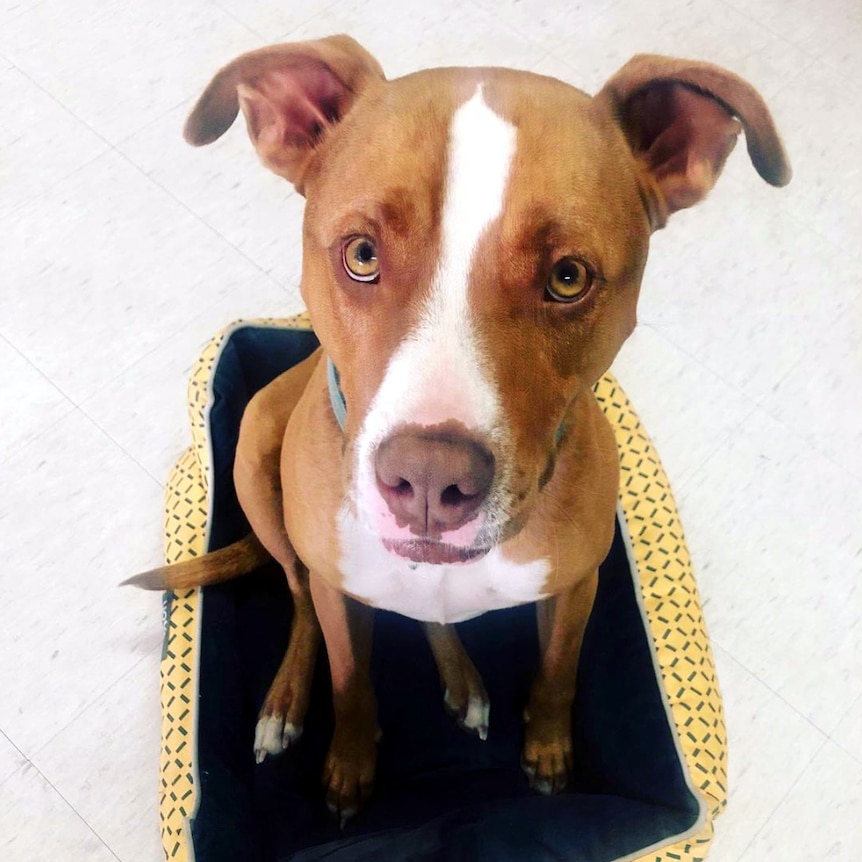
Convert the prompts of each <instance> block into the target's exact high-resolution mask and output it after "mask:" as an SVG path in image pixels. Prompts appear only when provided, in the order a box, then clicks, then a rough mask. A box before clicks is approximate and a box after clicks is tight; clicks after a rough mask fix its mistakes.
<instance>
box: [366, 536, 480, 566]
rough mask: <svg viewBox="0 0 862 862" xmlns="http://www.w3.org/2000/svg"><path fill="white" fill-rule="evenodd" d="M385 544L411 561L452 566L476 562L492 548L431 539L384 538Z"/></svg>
mask: <svg viewBox="0 0 862 862" xmlns="http://www.w3.org/2000/svg"><path fill="white" fill-rule="evenodd" d="M383 546H384V547H385V548H386V550H387V551H389V553H390V554H394V555H395V556H396V557H401V558H402V559H404V560H409V561H410V562H411V563H430V564H431V565H434V566H452V565H458V564H464V563H474V562H476V560H479V559H481V558H482V557H484V556H485V554H487V553H488V551H490V550H491V549H490V548H460V547H458V546H457V545H447V544H446V543H445V542H434V541H432V540H430V539H384V540H383Z"/></svg>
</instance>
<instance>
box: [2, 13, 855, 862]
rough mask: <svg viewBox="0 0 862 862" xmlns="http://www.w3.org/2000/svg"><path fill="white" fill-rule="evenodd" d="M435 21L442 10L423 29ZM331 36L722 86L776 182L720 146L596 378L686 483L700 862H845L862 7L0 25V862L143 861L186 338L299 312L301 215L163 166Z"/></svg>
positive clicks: (12, 16) (24, 18)
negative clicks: (710, 765)
mask: <svg viewBox="0 0 862 862" xmlns="http://www.w3.org/2000/svg"><path fill="white" fill-rule="evenodd" d="M432 10H433V11H432ZM340 31H347V32H351V33H352V34H353V35H355V36H356V37H357V38H359V39H360V40H361V41H363V42H364V43H365V44H366V45H367V46H368V47H369V48H370V49H371V50H372V51H373V52H374V53H375V54H376V55H377V56H378V57H379V58H380V59H381V61H382V62H383V65H384V67H385V68H386V69H387V71H388V72H389V73H390V74H391V75H396V74H401V73H404V72H407V71H410V70H412V69H414V68H418V67H421V66H426V65H440V64H446V63H450V64H451V63H464V64H479V63H496V64H502V65H515V66H521V67H525V68H533V69H537V70H539V71H542V72H545V73H548V74H552V75H556V76H557V77H562V78H564V79H567V80H570V81H572V82H573V83H576V84H578V85H580V86H583V87H584V88H586V89H589V90H594V89H595V88H597V87H598V86H599V85H600V84H601V82H602V81H603V79H604V78H605V77H606V76H608V75H610V74H611V73H612V72H613V71H614V70H615V69H616V68H617V67H618V66H619V65H621V64H622V63H623V62H624V61H625V60H626V59H627V58H628V57H629V56H630V55H631V54H632V53H635V52H637V51H657V52H664V53H675V54H680V55H688V56H693V57H698V58H702V59H708V60H713V61H715V62H720V63H723V64H725V65H727V66H729V67H731V68H733V69H734V70H735V71H737V72H739V73H740V74H742V75H744V76H746V77H748V78H749V79H750V80H751V81H752V82H753V83H754V84H755V85H756V86H758V87H759V88H760V89H761V91H762V92H763V93H764V94H765V95H766V96H767V97H768V98H769V100H770V104H771V107H772V109H773V111H774V113H775V116H776V118H777V121H778V124H779V127H780V129H781V130H782V132H783V135H784V137H785V140H786V143H787V145H788V149H789V151H790V154H791V156H792V159H793V162H794V167H795V169H796V176H795V179H794V182H793V184H792V185H791V186H790V187H789V188H787V189H785V190H782V191H776V190H774V189H770V188H767V187H766V186H765V185H763V184H762V183H761V182H760V180H759V179H758V178H757V176H756V175H755V173H754V171H753V170H752V169H751V167H750V165H749V164H748V162H747V159H746V158H745V151H744V149H743V148H742V147H740V148H738V150H737V152H736V153H735V154H734V156H733V158H732V160H731V162H730V164H729V165H728V169H727V171H726V176H725V177H724V178H723V179H722V181H721V183H720V185H719V187H718V188H717V189H716V191H715V193H714V195H713V196H712V197H711V198H710V199H709V200H708V201H707V202H706V203H705V204H703V205H702V206H700V207H699V208H697V209H696V210H692V211H690V212H686V213H682V214H679V215H678V216H676V217H675V218H674V219H673V220H672V222H671V224H670V226H669V227H668V229H667V230H666V231H665V232H663V233H662V234H660V235H658V236H657V237H656V238H655V241H654V244H653V255H652V258H651V262H650V266H649V267H648V270H647V275H646V278H645V284H644V290H643V300H642V305H641V313H640V319H641V325H640V328H639V330H638V331H637V332H636V334H635V335H634V337H633V338H632V339H631V341H630V342H629V344H628V345H627V346H626V347H625V349H624V351H623V353H622V355H621V356H620V358H619V360H618V362H617V364H616V370H617V372H618V374H619V376H620V377H621V379H622V381H623V382H624V384H625V385H626V387H627V388H628V390H629V393H630V395H631V396H632V397H633V399H634V401H635V403H636V404H637V406H638V407H639V409H640V411H641V414H642V416H643V417H644V419H645V421H646V424H647V426H648V427H649V429H650V431H651V432H652V435H653V437H654V438H655V440H656V442H657V444H658V446H659V449H660V451H661V453H662V455H663V458H664V460H665V463H666V466H667V469H668V471H669V473H670V476H671V479H672V480H673V481H674V484H675V486H676V489H677V492H678V496H679V500H680V506H681V509H682V514H683V518H684V521H685V523H686V525H687V529H688V535H689V539H690V543H691V548H692V551H693V554H694V558H695V562H696V564H697V568H698V572H699V578H700V585H701V589H702V593H703V598H704V602H705V605H706V613H707V618H708V621H709V623H710V628H711V632H712V636H713V638H714V646H715V653H716V657H717V661H718V666H719V671H720V674H721V681H722V686H723V689H724V696H725V703H726V709H727V716H728V724H729V735H730V745H731V798H730V805H729V808H728V810H727V812H726V814H725V815H724V816H723V817H722V819H721V820H720V821H718V823H717V837H716V841H715V844H714V849H713V852H712V854H711V857H710V858H711V859H712V860H720V862H737V860H738V861H739V862H761V860H779V859H780V860H782V862H796V860H799V862H808V860H814V859H820V858H829V859H833V860H840V862H855V860H858V859H860V858H862V825H860V824H862V819H860V816H859V812H860V810H862V591H860V587H859V583H860V573H862V571H860V570H862V518H860V514H862V393H860V389H862V258H860V248H859V246H860V242H859V240H860V237H862V167H860V165H862V162H860V160H859V153H860V152H862V119H860V118H862V59H860V57H862V51H860V48H862V5H860V4H859V2H858V0H749V2H745V3H743V2H741V0H728V2H721V0H657V2H651V3H648V4H645V3H639V2H636V0H567V2H562V0H559V2H558V0H503V2H496V0H444V2H435V3H433V4H431V3H429V4H427V6H423V5H419V4H415V3H412V2H405V0H338V2H331V0H323V2H314V0H304V2H301V3H300V2H293V0H288V2H281V3H277V4H276V3H265V2H262V0H219V2H210V0H186V2H183V3H176V2H174V0H148V2H147V3H143V4H132V3H103V2H99V0H82V2H76V3H68V2H65V0H0V106H2V108H3V118H4V119H3V124H2V128H0V237H2V239H0V488H2V491H0V560H2V568H0V692H2V696H0V857H2V858H3V859H19V860H28V862H29V860H52V862H55V861H56V860H76V862H78V860H111V859H120V860H123V862H142V860H156V859H159V858H161V851H160V848H159V838H158V817H157V813H156V780H157V761H158V698H157V687H158V678H157V665H158V661H157V660H158V650H159V643H160V631H159V606H158V600H157V598H156V597H154V596H151V595H145V594H140V593H136V592H131V591H122V590H118V589H116V588H115V586H114V585H115V584H116V583H117V582H118V581H119V580H121V579H122V578H123V577H125V576H127V575H129V574H131V573H132V572H134V571H136V570H139V569H142V568H145V567H147V566H149V565H151V564H155V563H156V561H157V560H158V559H159V553H160V536H159V524H160V518H161V494H162V486H163V482H164V480H165V477H166V473H167V470H168V467H169V465H170V463H171V461H172V459H173V458H174V457H175V456H176V455H177V454H178V453H179V451H180V450H181V448H183V447H184V446H185V445H186V442H187V439H188V431H187V429H186V420H185V408H184V402H185V386H186V378H187V376H188V372H189V368H190V366H191V363H192V362H193V361H194V359H195V357H196V355H197V352H198V349H199V347H200V346H201V345H202V344H203V343H204V341H205V340H206V339H207V337H208V336H209V335H210V334H211V333H212V332H214V331H215V330H217V329H219V328H220V327H221V326H223V325H224V324H226V323H228V322H230V321H231V320H233V319H234V318H236V317H239V316H249V315H252V316H261V315H283V314H287V313H291V312H293V311H296V310H298V308H299V299H298V294H297V280H298V272H299V259H298V256H297V247H298V246H297V240H298V236H299V224H300V216H301V201H300V200H299V199H298V198H297V197H296V196H295V195H292V194H291V193H290V191H289V189H288V187H287V186H286V185H284V184H283V183H282V182H280V181H279V180H277V179H276V178H274V177H272V176H270V175H268V174H266V173H265V172H264V171H262V170H260V169H259V168H258V166H257V163H256V160H255V158H254V156H253V155H252V153H251V151H250V148H249V146H248V145H247V143H246V141H245V140H244V135H243V133H242V132H241V131H240V130H239V129H234V130H232V132H231V133H230V134H229V135H228V136H227V137H226V138H225V139H224V140H222V141H220V142H219V143H218V144H216V145H215V146H213V147H211V148H208V149H207V150H204V151H193V150H191V149H189V148H187V147H185V145H184V144H183V143H182V141H181V139H180V135H179V130H180V126H181V123H182V118H183V115H184V113H185V111H186V110H187V109H188V107H189V104H190V100H191V99H193V98H194V96H195V95H196V93H197V92H198V90H199V89H200V87H201V86H202V85H203V84H204V83H205V82H206V80H207V78H208V75H209V74H210V73H211V72H213V71H214V70H215V68H216V67H217V66H219V65H220V64H221V63H223V62H224V61H226V60H228V59H230V58H231V57H232V56H234V55H235V54H237V53H240V52H241V51H243V50H246V49H248V48H250V47H252V46H256V45H260V44H264V43H266V42H271V41H278V40H283V39H290V38H307V37H312V36H318V35H326V34H328V33H331V32H340Z"/></svg>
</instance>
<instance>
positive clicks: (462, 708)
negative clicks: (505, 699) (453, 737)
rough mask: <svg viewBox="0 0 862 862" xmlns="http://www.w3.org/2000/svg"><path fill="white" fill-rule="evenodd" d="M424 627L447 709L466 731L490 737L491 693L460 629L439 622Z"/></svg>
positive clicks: (480, 736) (481, 736) (482, 736)
mask: <svg viewBox="0 0 862 862" xmlns="http://www.w3.org/2000/svg"><path fill="white" fill-rule="evenodd" d="M424 628H425V635H426V637H427V638H428V643H429V644H430V646H431V652H433V653H434V660H435V661H436V662H437V671H438V672H439V674H440V683H441V685H442V686H443V692H444V693H443V702H444V703H445V704H446V709H447V710H448V711H449V712H451V713H452V714H453V715H454V716H455V719H456V720H457V722H458V724H459V725H460V726H461V727H462V728H463V729H464V730H466V731H468V732H469V733H475V734H476V735H477V736H478V737H479V739H483V740H484V739H487V738H488V718H489V714H490V710H491V707H490V703H489V701H488V694H487V692H486V691H485V686H484V685H483V684H482V677H480V676H479V672H478V671H477V670H476V667H475V666H474V664H473V662H472V661H470V657H469V656H468V655H467V651H466V650H465V649H464V647H463V645H462V644H461V639H460V638H459V637H458V632H456V631H455V627H454V626H450V625H438V624H437V623H425V624H424Z"/></svg>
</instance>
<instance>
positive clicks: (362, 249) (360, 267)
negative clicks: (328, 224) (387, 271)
mask: <svg viewBox="0 0 862 862" xmlns="http://www.w3.org/2000/svg"><path fill="white" fill-rule="evenodd" d="M341 260H342V262H343V263H344V269H345V271H346V272H347V274H348V275H349V276H350V277H351V278H352V279H353V280H354V281H374V280H375V279H376V278H377V276H378V275H380V261H379V260H378V259H377V248H376V246H375V245H374V241H373V240H371V239H369V238H368V237H367V236H355V237H353V238H352V239H349V240H348V241H347V242H346V243H345V244H344V247H343V248H342V250H341Z"/></svg>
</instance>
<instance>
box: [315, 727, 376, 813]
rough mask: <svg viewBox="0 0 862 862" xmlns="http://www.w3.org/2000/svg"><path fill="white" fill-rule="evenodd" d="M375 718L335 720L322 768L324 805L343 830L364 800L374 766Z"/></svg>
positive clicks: (372, 780) (370, 784) (370, 789)
mask: <svg viewBox="0 0 862 862" xmlns="http://www.w3.org/2000/svg"><path fill="white" fill-rule="evenodd" d="M379 739H380V729H379V728H378V727H377V723H376V721H363V720H357V721H355V722H353V721H338V720H336V726H335V733H334V734H333V737H332V743H331V744H330V746H329V753H328V754H327V756H326V762H325V763H324V767H323V786H324V788H325V789H326V807H327V808H328V809H329V810H330V811H331V812H332V813H333V814H335V815H336V816H337V817H338V818H339V823H340V825H341V828H342V829H343V828H344V826H345V824H346V823H347V821H348V820H350V818H352V817H354V816H355V815H356V814H357V813H358V812H359V810H360V809H361V808H362V806H363V805H364V804H365V803H366V802H367V801H368V797H369V796H370V795H371V791H372V788H373V785H374V772H375V769H376V766H377V741H378V740H379Z"/></svg>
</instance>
